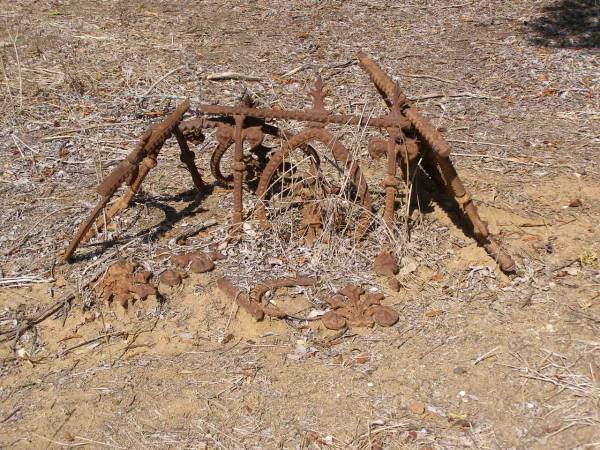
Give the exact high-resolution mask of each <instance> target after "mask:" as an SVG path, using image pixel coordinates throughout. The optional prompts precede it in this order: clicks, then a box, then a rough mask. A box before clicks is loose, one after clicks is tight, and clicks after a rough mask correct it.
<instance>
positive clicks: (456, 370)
mask: <svg viewBox="0 0 600 450" xmlns="http://www.w3.org/2000/svg"><path fill="white" fill-rule="evenodd" d="M452 372H454V373H455V374H456V375H464V374H465V373H467V371H466V369H464V368H462V367H455V368H454V370H452Z"/></svg>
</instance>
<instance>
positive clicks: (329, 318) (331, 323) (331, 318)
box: [321, 311, 346, 330]
mask: <svg viewBox="0 0 600 450" xmlns="http://www.w3.org/2000/svg"><path fill="white" fill-rule="evenodd" d="M321 322H323V326H325V328H327V329H329V330H341V329H342V328H344V327H345V326H346V319H344V318H343V317H342V316H341V315H339V314H338V313H336V312H334V311H327V312H326V313H325V314H323V317H321Z"/></svg>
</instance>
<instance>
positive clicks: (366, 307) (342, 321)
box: [322, 284, 399, 330]
mask: <svg viewBox="0 0 600 450" xmlns="http://www.w3.org/2000/svg"><path fill="white" fill-rule="evenodd" d="M384 298H385V297H384V295H383V294H381V293H373V294H365V290H364V289H363V288H361V287H360V286H355V285H352V284H349V285H347V286H345V287H344V288H343V289H342V290H340V291H339V293H338V294H336V295H333V296H331V297H329V298H328V299H326V300H325V302H326V303H327V304H328V305H329V307H330V308H331V310H330V311H328V312H327V313H326V314H325V315H324V316H323V318H322V321H323V325H324V326H325V327H326V328H329V329H331V330H339V329H342V328H344V327H346V326H350V327H372V326H373V325H374V324H375V323H376V324H378V325H380V326H382V327H391V326H392V325H394V324H395V323H396V322H398V320H399V316H398V313H397V312H396V311H395V310H394V309H393V308H390V307H389V306H383V305H381V301H382V300H383V299H384Z"/></svg>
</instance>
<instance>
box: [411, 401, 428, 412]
mask: <svg viewBox="0 0 600 450" xmlns="http://www.w3.org/2000/svg"><path fill="white" fill-rule="evenodd" d="M408 409H409V410H410V412H411V413H413V414H416V415H421V414H423V413H424V412H425V404H424V403H423V402H420V401H418V400H415V401H413V402H410V404H409V405H408Z"/></svg>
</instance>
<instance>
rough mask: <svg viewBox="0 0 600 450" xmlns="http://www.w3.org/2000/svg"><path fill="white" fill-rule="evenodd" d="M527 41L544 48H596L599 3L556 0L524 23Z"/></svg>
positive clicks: (599, 32) (599, 41)
mask: <svg viewBox="0 0 600 450" xmlns="http://www.w3.org/2000/svg"><path fill="white" fill-rule="evenodd" d="M525 25H526V27H527V28H528V30H529V32H531V33H532V35H531V38H530V39H531V42H532V43H534V44H536V45H542V46H545V47H559V48H599V47H600V0H559V1H555V2H554V3H553V4H552V5H550V6H546V7H544V8H543V9H542V14H541V16H540V17H538V18H536V19H534V20H532V21H530V22H528V23H526V24H525Z"/></svg>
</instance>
